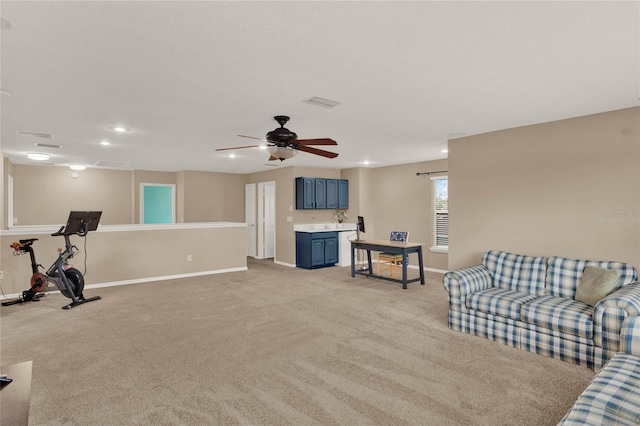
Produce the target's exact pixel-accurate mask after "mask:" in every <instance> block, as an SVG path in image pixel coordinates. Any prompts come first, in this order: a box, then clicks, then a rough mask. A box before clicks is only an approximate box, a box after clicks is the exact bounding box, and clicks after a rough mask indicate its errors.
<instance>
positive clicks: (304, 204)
mask: <svg viewBox="0 0 640 426" xmlns="http://www.w3.org/2000/svg"><path fill="white" fill-rule="evenodd" d="M315 189H316V180H315V179H314V178H305V177H299V178H296V209H297V210H308V209H315V208H316V192H315Z"/></svg>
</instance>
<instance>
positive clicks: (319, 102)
mask: <svg viewBox="0 0 640 426" xmlns="http://www.w3.org/2000/svg"><path fill="white" fill-rule="evenodd" d="M302 102H305V103H307V104H311V105H316V106H321V107H324V108H334V107H337V106H338V105H340V102H338V101H332V100H331V99H326V98H321V97H319V96H312V97H311V98H309V99H305V100H304V101H302Z"/></svg>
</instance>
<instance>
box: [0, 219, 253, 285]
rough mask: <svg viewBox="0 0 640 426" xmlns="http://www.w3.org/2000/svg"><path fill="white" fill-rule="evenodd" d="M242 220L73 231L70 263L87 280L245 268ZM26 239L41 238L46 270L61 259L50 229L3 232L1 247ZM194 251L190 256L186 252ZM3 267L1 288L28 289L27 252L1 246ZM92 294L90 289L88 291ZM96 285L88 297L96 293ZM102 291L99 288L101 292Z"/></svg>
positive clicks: (39, 256)
mask: <svg viewBox="0 0 640 426" xmlns="http://www.w3.org/2000/svg"><path fill="white" fill-rule="evenodd" d="M245 233H246V228H245V226H244V225H238V226H228V227H203V228H198V229H154V230H130V231H107V230H98V231H97V232H90V233H89V234H87V237H86V238H87V241H86V269H85V263H84V262H85V252H84V248H85V241H84V240H83V239H82V238H80V237H78V236H75V235H74V236H72V237H71V243H72V244H75V245H76V246H77V247H78V248H79V249H80V250H82V252H80V253H77V254H76V255H75V256H74V258H73V259H71V261H70V263H71V264H73V265H74V267H76V268H77V269H78V270H80V272H83V273H84V272H85V271H86V274H85V284H86V285H91V284H101V283H113V282H118V281H130V280H150V279H153V278H156V277H167V276H175V275H191V274H204V273H207V272H211V271H225V270H230V269H238V268H240V269H243V268H246V266H247V258H246V253H245V239H244V236H245ZM23 238H38V241H36V242H35V244H34V246H33V247H34V248H35V252H36V259H37V261H38V262H40V263H41V264H42V265H44V267H45V269H46V268H49V266H50V265H51V264H52V263H53V262H54V260H55V259H56V258H57V248H58V247H61V246H64V239H63V237H51V236H50V235H49V234H48V233H45V234H36V235H34V234H32V233H27V234H24V235H19V234H13V235H2V236H1V237H0V243H1V244H2V247H6V248H8V247H9V245H10V244H11V243H12V242H14V241H18V240H19V239H23ZM188 254H190V255H191V261H188V260H187V255H188ZM0 261H1V264H2V268H3V270H4V279H3V280H2V282H1V283H2V291H3V292H4V293H5V294H16V293H20V292H21V291H23V290H26V289H28V288H29V279H30V278H31V266H30V261H29V256H28V255H24V256H14V255H13V250H11V249H2V250H0ZM89 293H90V294H89ZM95 294H96V291H94V290H92V291H91V292H88V293H87V296H93V295H95ZM98 294H99V293H98Z"/></svg>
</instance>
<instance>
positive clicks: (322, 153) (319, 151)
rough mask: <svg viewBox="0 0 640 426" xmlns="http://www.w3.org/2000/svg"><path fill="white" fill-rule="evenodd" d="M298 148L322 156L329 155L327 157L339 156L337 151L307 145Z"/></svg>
mask: <svg viewBox="0 0 640 426" xmlns="http://www.w3.org/2000/svg"><path fill="white" fill-rule="evenodd" d="M296 149H298V150H300V151H304V152H308V153H309V154H316V155H320V156H322V157H327V158H336V157H337V156H338V154H336V153H335V152H330V151H325V150H324V149H318V148H312V147H310V146H305V145H300V146H298V147H297V148H296Z"/></svg>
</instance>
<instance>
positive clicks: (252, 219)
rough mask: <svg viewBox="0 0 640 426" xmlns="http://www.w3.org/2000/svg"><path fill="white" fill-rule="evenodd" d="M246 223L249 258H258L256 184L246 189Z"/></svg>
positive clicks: (246, 186)
mask: <svg viewBox="0 0 640 426" xmlns="http://www.w3.org/2000/svg"><path fill="white" fill-rule="evenodd" d="M244 196H245V204H244V206H245V207H244V221H245V222H246V223H247V256H251V257H256V184H255V183H250V184H247V185H245V187H244Z"/></svg>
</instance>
